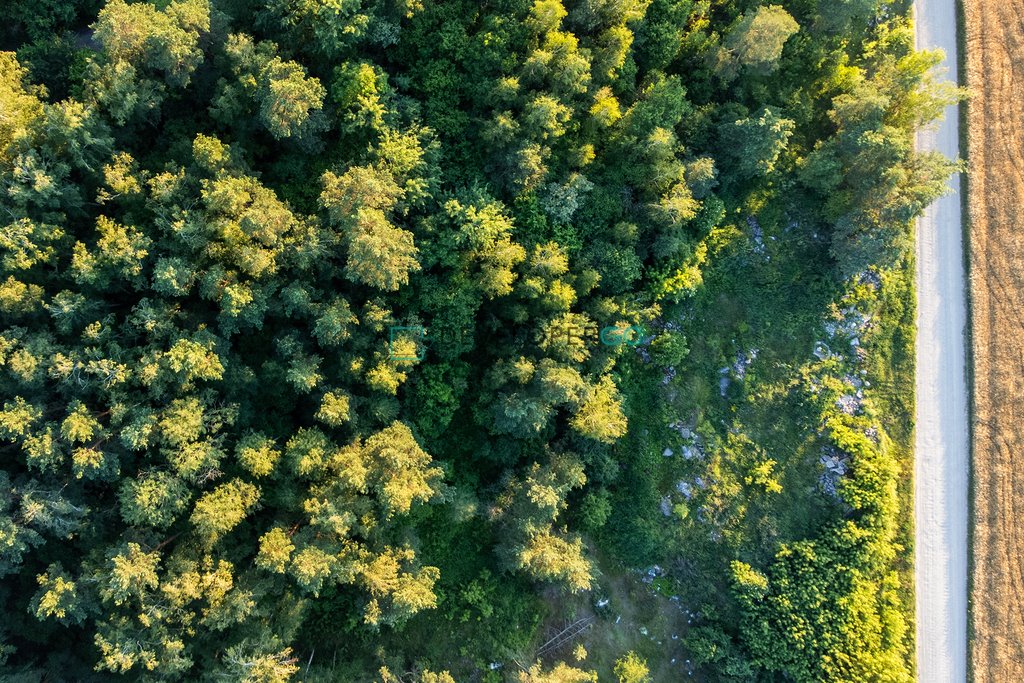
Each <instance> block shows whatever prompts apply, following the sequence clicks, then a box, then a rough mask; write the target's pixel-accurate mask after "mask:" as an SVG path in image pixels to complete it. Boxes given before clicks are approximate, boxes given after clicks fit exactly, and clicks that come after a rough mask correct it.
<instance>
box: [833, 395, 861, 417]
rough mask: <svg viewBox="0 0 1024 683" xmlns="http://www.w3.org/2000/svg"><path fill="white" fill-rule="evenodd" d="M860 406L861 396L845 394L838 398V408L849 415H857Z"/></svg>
mask: <svg viewBox="0 0 1024 683" xmlns="http://www.w3.org/2000/svg"><path fill="white" fill-rule="evenodd" d="M858 393H860V392H858ZM860 407H861V400H860V396H851V395H849V394H843V395H842V396H840V397H839V398H838V399H836V408H838V409H839V412H842V413H846V414H847V415H856V414H857V413H858V411H860Z"/></svg>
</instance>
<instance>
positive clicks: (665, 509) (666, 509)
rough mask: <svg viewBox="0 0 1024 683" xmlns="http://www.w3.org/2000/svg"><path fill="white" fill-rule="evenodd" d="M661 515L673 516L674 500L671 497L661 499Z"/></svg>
mask: <svg viewBox="0 0 1024 683" xmlns="http://www.w3.org/2000/svg"><path fill="white" fill-rule="evenodd" d="M661 514H663V515H665V516H666V517H671V516H672V498H671V496H665V497H664V498H662V499H661Z"/></svg>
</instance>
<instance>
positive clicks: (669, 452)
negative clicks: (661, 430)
mask: <svg viewBox="0 0 1024 683" xmlns="http://www.w3.org/2000/svg"><path fill="white" fill-rule="evenodd" d="M661 454H662V455H664V456H665V457H666V458H671V457H672V456H673V455H675V453H673V452H672V449H671V448H666V449H665V450H663V451H662V452H661Z"/></svg>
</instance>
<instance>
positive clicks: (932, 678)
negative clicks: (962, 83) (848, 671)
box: [914, 0, 969, 683]
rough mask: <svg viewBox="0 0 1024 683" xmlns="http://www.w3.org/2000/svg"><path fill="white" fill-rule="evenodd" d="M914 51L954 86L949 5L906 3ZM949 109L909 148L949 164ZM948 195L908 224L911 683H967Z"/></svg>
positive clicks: (957, 298) (956, 252) (957, 253)
mask: <svg viewBox="0 0 1024 683" xmlns="http://www.w3.org/2000/svg"><path fill="white" fill-rule="evenodd" d="M914 12H915V18H916V27H917V45H918V47H919V48H922V49H933V48H941V49H942V50H943V51H944V52H945V53H946V62H945V67H946V69H947V75H948V77H949V78H955V77H956V55H957V43H956V8H955V4H954V0H915V3H914ZM957 114H958V112H957V108H956V107H950V108H949V109H948V110H947V111H946V117H945V120H944V121H943V122H942V123H941V125H940V126H939V127H938V128H937V129H934V130H927V131H922V132H921V133H920V134H919V135H918V139H917V143H918V147H919V148H920V149H922V150H924V149H937V150H939V151H941V152H942V153H943V154H945V155H946V156H948V157H951V158H955V157H957V156H958V155H959V149H958V147H959V145H958V129H957V126H958V116H957ZM950 182H951V185H952V189H953V190H954V191H953V192H952V193H950V194H949V195H947V196H945V197H943V198H942V199H940V200H939V201H937V202H936V203H935V204H933V205H932V206H931V207H929V208H928V210H927V211H926V212H925V214H924V216H923V217H922V218H921V219H920V220H919V221H918V224H917V308H918V310H917V427H916V437H915V440H916V441H915V468H914V489H915V490H914V498H915V525H916V541H915V543H916V547H915V558H914V561H915V567H916V570H915V576H916V594H917V671H918V680H920V681H926V682H927V683H947V682H955V683H962V682H963V681H965V680H966V677H967V517H968V514H967V489H968V476H967V472H968V454H969V441H968V429H967V425H968V422H967V410H968V402H967V379H966V366H965V358H966V356H965V342H964V332H965V328H966V324H967V315H966V293H965V287H964V285H965V278H964V267H963V263H964V262H963V239H962V228H961V225H962V223H961V211H960V195H959V188H960V179H959V177H954V178H953V179H952V180H951V181H950Z"/></svg>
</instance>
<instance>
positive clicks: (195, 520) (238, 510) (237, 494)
mask: <svg viewBox="0 0 1024 683" xmlns="http://www.w3.org/2000/svg"><path fill="white" fill-rule="evenodd" d="M259 499H260V490H259V488H257V487H256V486H254V485H252V484H250V483H248V482H245V481H242V480H240V479H234V480H232V481H230V482H228V483H226V484H221V485H220V486H218V487H217V488H215V489H213V490H212V491H210V492H209V493H205V494H203V495H202V496H201V497H200V498H199V500H197V501H196V506H195V508H193V510H192V517H191V519H190V521H191V522H192V525H193V527H194V528H195V530H196V533H197V538H198V540H199V541H200V542H201V543H203V544H204V545H207V546H210V545H213V544H215V543H216V542H217V541H219V540H220V539H221V538H222V537H223V536H224V535H225V534H227V533H228V532H229V531H231V530H232V529H234V528H235V527H236V526H238V524H240V523H241V522H242V520H244V519H245V518H246V516H248V515H249V513H250V512H252V511H253V509H255V507H256V504H257V503H258V502H259Z"/></svg>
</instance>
